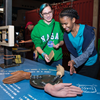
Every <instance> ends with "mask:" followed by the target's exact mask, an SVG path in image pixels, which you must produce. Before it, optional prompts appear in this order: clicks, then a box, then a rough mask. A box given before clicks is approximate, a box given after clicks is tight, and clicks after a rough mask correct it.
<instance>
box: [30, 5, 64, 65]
mask: <svg viewBox="0 0 100 100" xmlns="http://www.w3.org/2000/svg"><path fill="white" fill-rule="evenodd" d="M39 13H40V16H41V18H43V19H41V20H39V22H38V24H37V25H35V27H34V30H33V31H32V33H31V38H32V41H33V42H34V44H35V47H36V50H37V51H38V53H39V57H38V62H41V63H43V64H48V65H51V66H56V65H58V64H61V65H62V48H61V46H62V45H63V44H64V41H63V32H62V30H61V27H60V23H59V22H57V21H55V20H54V19H53V10H52V7H51V6H50V4H48V3H44V4H42V5H41V7H40V12H39ZM53 26H54V29H53ZM52 30H53V32H52V33H51V31H52ZM51 34H52V35H51ZM50 35H51V37H50ZM49 38H50V40H49ZM48 40H49V41H48ZM46 43H47V44H46ZM45 44H46V46H45ZM44 46H45V47H44ZM43 47H44V49H43ZM42 49H43V50H42ZM52 50H53V51H54V54H55V55H54V58H53V59H52V61H50V60H49V57H48V55H49V54H50V52H51V51H52Z"/></svg>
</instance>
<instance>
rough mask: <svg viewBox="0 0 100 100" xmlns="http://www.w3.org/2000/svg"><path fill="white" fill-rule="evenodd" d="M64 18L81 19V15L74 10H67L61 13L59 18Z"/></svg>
mask: <svg viewBox="0 0 100 100" xmlns="http://www.w3.org/2000/svg"><path fill="white" fill-rule="evenodd" d="M64 16H68V17H70V18H76V19H79V15H78V13H77V11H76V10H75V9H73V8H65V9H63V10H62V11H61V13H60V14H59V17H61V18H62V17H64Z"/></svg>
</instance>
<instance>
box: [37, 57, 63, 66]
mask: <svg viewBox="0 0 100 100" xmlns="http://www.w3.org/2000/svg"><path fill="white" fill-rule="evenodd" d="M38 62H40V63H42V64H46V65H49V66H53V67H56V66H57V65H58V64H60V65H62V59H60V60H58V61H51V62H50V63H47V62H46V61H45V60H43V59H39V58H38Z"/></svg>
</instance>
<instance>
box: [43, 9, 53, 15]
mask: <svg viewBox="0 0 100 100" xmlns="http://www.w3.org/2000/svg"><path fill="white" fill-rule="evenodd" d="M52 13H53V11H52V10H51V11H49V12H48V13H43V14H42V15H44V16H47V15H48V14H52Z"/></svg>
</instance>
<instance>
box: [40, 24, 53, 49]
mask: <svg viewBox="0 0 100 100" xmlns="http://www.w3.org/2000/svg"><path fill="white" fill-rule="evenodd" d="M54 26H55V22H54V24H53V28H52V31H51V35H50V37H49V39H48V41H49V40H50V38H51V36H52V33H53V29H54ZM48 41H47V43H48ZM47 43H46V44H45V45H44V47H43V48H42V50H43V49H44V48H45V46H46V45H47Z"/></svg>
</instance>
